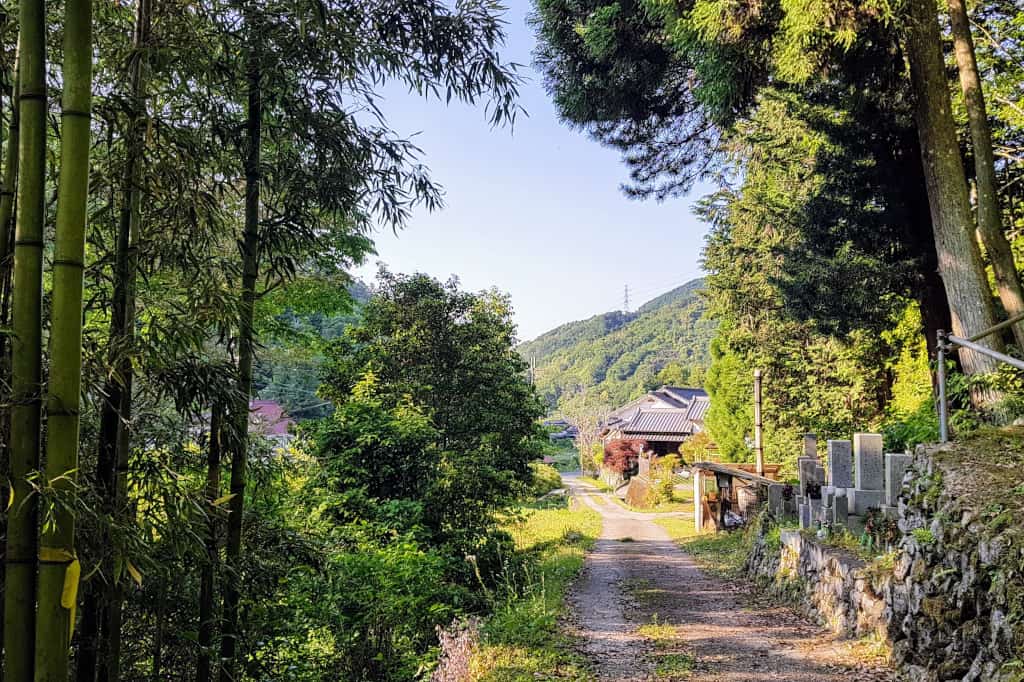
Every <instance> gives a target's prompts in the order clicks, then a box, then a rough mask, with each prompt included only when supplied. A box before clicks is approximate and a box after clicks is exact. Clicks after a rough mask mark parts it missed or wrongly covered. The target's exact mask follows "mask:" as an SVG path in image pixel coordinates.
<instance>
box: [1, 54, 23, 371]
mask: <svg viewBox="0 0 1024 682" xmlns="http://www.w3.org/2000/svg"><path fill="white" fill-rule="evenodd" d="M17 93H18V86H17V59H16V57H15V60H14V71H13V87H12V88H11V98H10V99H11V103H12V106H11V112H10V125H8V126H7V140H6V146H7V148H6V152H5V154H4V162H5V163H4V167H3V175H2V177H0V325H3V326H6V324H7V312H8V310H9V307H8V306H9V305H10V270H11V266H12V265H13V260H12V258H11V256H12V255H13V248H14V193H15V191H16V190H17V140H18V136H19V134H18V131H19V129H20V127H22V126H20V123H19V119H20V116H19V111H18V110H19V109H20V108H19V106H18V105H17ZM0 355H2V357H0V359H6V338H3V339H0ZM5 378H6V374H5Z"/></svg>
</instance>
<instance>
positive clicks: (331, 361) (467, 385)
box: [321, 271, 544, 561]
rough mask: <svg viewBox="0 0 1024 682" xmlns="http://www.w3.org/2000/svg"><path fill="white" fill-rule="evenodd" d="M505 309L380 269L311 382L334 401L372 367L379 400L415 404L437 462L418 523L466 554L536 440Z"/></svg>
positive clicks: (536, 448) (532, 409) (503, 301)
mask: <svg viewBox="0 0 1024 682" xmlns="http://www.w3.org/2000/svg"><path fill="white" fill-rule="evenodd" d="M511 315H512V311H511V308H510V306H509V303H508V300H507V298H505V297H504V296H501V295H499V294H497V293H496V292H484V293H481V294H472V293H467V292H464V291H461V290H459V288H458V282H457V281H455V280H452V281H449V282H446V283H442V282H439V281H437V280H434V279H432V278H430V277H428V276H426V275H408V276H405V275H395V274H391V273H389V272H386V271H382V272H381V273H380V276H379V278H378V284H377V294H376V296H375V297H374V298H373V299H371V300H370V302H369V303H368V304H367V305H366V306H365V308H364V309H363V321H362V322H361V324H359V325H357V326H354V327H351V328H349V329H348V330H347V331H346V334H345V336H344V337H343V338H342V339H341V340H339V342H338V343H336V344H335V345H334V346H333V347H332V348H331V349H330V351H329V354H328V363H327V365H326V367H325V371H324V385H323V387H322V389H321V391H322V393H323V394H324V395H325V396H326V397H328V398H329V399H331V400H332V401H334V402H335V403H336V404H337V405H339V409H340V408H342V407H343V406H345V405H347V404H348V403H349V402H350V401H351V400H352V399H353V398H354V397H355V396H357V394H358V391H357V389H358V387H359V386H360V385H361V383H362V382H364V381H366V380H367V378H368V377H373V384H374V385H375V386H376V394H377V399H378V400H380V401H381V403H382V404H383V405H384V406H386V407H388V408H390V409H394V408H396V407H397V406H400V405H403V404H405V403H406V402H411V404H412V405H414V406H417V407H418V408H420V409H422V410H423V412H424V414H425V415H426V416H427V417H428V418H429V420H430V424H431V425H432V427H433V428H434V429H435V430H436V433H437V436H436V439H435V443H434V444H435V447H436V450H437V453H436V455H435V457H434V458H433V459H434V461H433V463H432V465H433V466H434V467H437V468H438V469H439V470H440V471H441V472H443V476H441V478H439V479H438V483H437V484H436V485H434V486H432V487H431V490H430V492H429V494H428V495H427V498H428V500H429V502H428V504H427V505H426V506H425V508H424V525H425V526H426V527H428V528H430V529H432V532H433V533H434V534H435V535H436V537H438V538H442V539H443V541H444V542H446V543H450V544H452V545H453V547H455V548H458V551H463V552H465V553H468V554H476V555H479V554H480V553H482V552H484V551H485V550H486V549H487V548H486V547H483V546H481V545H480V543H481V542H483V541H485V539H486V536H487V534H488V532H489V529H490V528H491V527H492V525H493V523H494V518H495V517H494V514H495V513H496V512H497V511H498V510H500V509H502V508H504V507H505V505H507V504H508V503H510V502H511V501H512V500H513V499H514V496H515V494H516V490H517V488H518V487H519V486H521V485H523V484H525V483H527V482H528V481H529V479H530V469H529V468H528V466H527V464H528V462H530V461H531V460H532V459H536V458H537V457H538V456H539V455H540V453H541V452H542V447H543V440H542V439H543V438H544V434H543V431H542V430H541V429H540V427H539V426H538V424H537V419H538V418H539V417H540V416H541V414H542V413H543V411H542V409H541V406H540V403H539V401H538V400H537V398H536V396H535V395H534V393H533V389H532V388H531V386H530V385H529V383H528V382H527V380H526V363H525V362H523V360H522V359H521V358H520V356H519V355H518V354H517V353H516V352H515V350H514V349H513V342H514V339H515V327H514V325H513V323H512V319H511ZM488 559H489V560H490V561H496V557H489V558H488ZM483 560H484V559H483V557H481V561H483Z"/></svg>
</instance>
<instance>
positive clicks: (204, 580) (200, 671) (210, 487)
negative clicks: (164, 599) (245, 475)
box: [196, 403, 224, 682]
mask: <svg viewBox="0 0 1024 682" xmlns="http://www.w3.org/2000/svg"><path fill="white" fill-rule="evenodd" d="M223 418H224V408H223V406H222V405H221V404H220V403H217V404H215V405H214V406H213V409H212V410H211V412H210V447H209V449H208V450H207V451H206V500H207V504H208V507H207V513H209V514H210V520H209V524H208V526H207V530H206V532H207V536H206V563H205V564H203V568H202V575H201V576H200V579H199V659H198V660H197V661H196V682H210V674H211V672H212V665H211V656H212V654H213V638H214V636H215V634H216V609H215V608H214V599H215V593H214V589H215V583H214V581H215V579H216V574H217V573H216V571H217V563H218V561H217V560H218V551H217V516H216V514H217V510H216V508H214V506H213V502H214V500H216V499H217V498H218V497H220V448H221V430H222V429H221V427H222V425H223V424H222V422H223Z"/></svg>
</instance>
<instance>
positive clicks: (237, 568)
mask: <svg viewBox="0 0 1024 682" xmlns="http://www.w3.org/2000/svg"><path fill="white" fill-rule="evenodd" d="M245 23H246V30H247V31H249V48H248V50H249V51H248V55H247V56H246V60H247V66H246V80H247V83H248V99H249V102H248V110H247V112H246V152H245V227H244V230H243V234H242V305H241V307H240V309H239V315H238V375H237V376H238V378H237V383H236V393H235V398H234V405H233V406H232V409H231V412H230V417H231V425H230V428H231V438H230V441H229V443H230V448H231V449H230V451H231V483H230V486H231V487H230V491H231V494H232V495H233V497H232V498H231V501H230V502H228V524H227V526H228V527H227V547H226V548H225V559H226V562H227V566H228V572H227V574H226V575H225V579H224V611H223V613H224V616H223V618H224V620H223V626H222V627H221V640H220V660H221V666H222V667H221V669H220V675H219V676H218V679H219V680H220V682H235V680H237V679H238V676H237V673H236V671H237V669H238V660H237V658H238V641H237V640H238V635H239V629H240V627H239V612H238V605H239V601H240V599H241V582H240V579H239V576H240V575H241V569H242V559H243V557H242V517H243V514H244V511H245V484H246V468H247V466H248V462H247V457H248V448H249V440H248V438H249V433H248V432H249V397H250V396H251V395H252V368H253V361H254V352H255V337H254V334H253V318H254V309H255V306H256V284H257V282H258V280H259V272H260V234H259V227H260V183H261V182H262V180H263V175H262V172H261V169H260V163H261V161H260V158H261V157H260V151H261V150H260V145H261V144H262V135H263V89H262V77H263V76H262V72H261V70H260V60H259V53H258V50H257V47H256V41H257V40H258V39H257V38H256V37H255V36H258V35H259V31H258V28H257V26H255V25H254V23H253V22H252V20H251V15H250V14H247V15H246V22H245Z"/></svg>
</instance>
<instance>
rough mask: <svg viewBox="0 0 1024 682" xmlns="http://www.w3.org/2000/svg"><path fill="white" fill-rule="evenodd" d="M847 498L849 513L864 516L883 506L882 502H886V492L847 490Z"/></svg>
mask: <svg viewBox="0 0 1024 682" xmlns="http://www.w3.org/2000/svg"><path fill="white" fill-rule="evenodd" d="M846 498H847V500H848V502H849V512H850V513H851V514H856V515H857V516H864V515H865V514H867V513H868V509H871V508H872V507H881V506H882V502H884V501H885V492H884V491H882V490H861V489H860V488H847V489H846Z"/></svg>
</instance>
